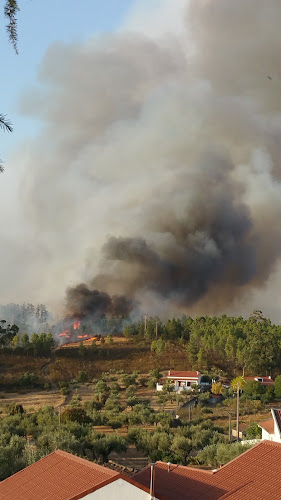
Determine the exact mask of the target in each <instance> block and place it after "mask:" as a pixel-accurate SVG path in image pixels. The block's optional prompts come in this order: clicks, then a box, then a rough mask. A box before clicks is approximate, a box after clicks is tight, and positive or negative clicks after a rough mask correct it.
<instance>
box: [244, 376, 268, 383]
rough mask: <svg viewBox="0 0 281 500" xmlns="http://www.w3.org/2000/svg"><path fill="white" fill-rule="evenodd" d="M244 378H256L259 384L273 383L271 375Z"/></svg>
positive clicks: (246, 378)
mask: <svg viewBox="0 0 281 500" xmlns="http://www.w3.org/2000/svg"><path fill="white" fill-rule="evenodd" d="M245 380H256V381H257V382H260V384H261V385H274V380H273V379H272V378H271V377H258V376H255V377H245Z"/></svg>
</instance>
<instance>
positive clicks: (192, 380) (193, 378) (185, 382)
mask: <svg viewBox="0 0 281 500" xmlns="http://www.w3.org/2000/svg"><path fill="white" fill-rule="evenodd" d="M176 373H177V374H176V375H173V372H170V371H169V374H168V375H167V377H164V378H163V381H170V382H172V383H173V385H174V387H173V390H174V391H175V392H183V391H191V390H192V386H194V385H200V383H201V373H200V372H194V373H193V374H192V375H186V376H185V375H184V372H182V374H183V375H182V376H181V375H179V374H180V372H176ZM163 387H164V383H157V384H156V390H157V391H162V390H163Z"/></svg>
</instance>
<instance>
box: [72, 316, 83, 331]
mask: <svg viewBox="0 0 281 500" xmlns="http://www.w3.org/2000/svg"><path fill="white" fill-rule="evenodd" d="M80 323H81V322H80V319H78V321H77V323H74V325H73V328H74V330H79V328H80Z"/></svg>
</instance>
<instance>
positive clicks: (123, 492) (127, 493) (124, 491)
mask: <svg viewBox="0 0 281 500" xmlns="http://www.w3.org/2000/svg"><path fill="white" fill-rule="evenodd" d="M132 499H134V500H149V499H150V495H149V493H146V492H145V491H143V490H141V489H140V488H137V487H136V486H134V485H132V484H130V483H127V481H124V479H117V480H116V481H113V482H112V483H110V484H107V485H106V486H104V487H103V488H100V489H98V490H97V491H94V492H93V493H89V495H86V496H85V497H83V500H132ZM155 500H157V499H155Z"/></svg>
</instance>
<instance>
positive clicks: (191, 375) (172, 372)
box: [168, 370, 200, 380]
mask: <svg viewBox="0 0 281 500" xmlns="http://www.w3.org/2000/svg"><path fill="white" fill-rule="evenodd" d="M199 375H200V372H181V371H175V370H170V371H169V373H168V377H174V378H196V380H197V379H198V377H199Z"/></svg>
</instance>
